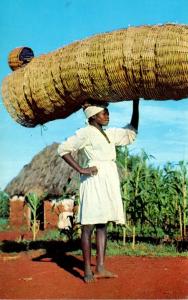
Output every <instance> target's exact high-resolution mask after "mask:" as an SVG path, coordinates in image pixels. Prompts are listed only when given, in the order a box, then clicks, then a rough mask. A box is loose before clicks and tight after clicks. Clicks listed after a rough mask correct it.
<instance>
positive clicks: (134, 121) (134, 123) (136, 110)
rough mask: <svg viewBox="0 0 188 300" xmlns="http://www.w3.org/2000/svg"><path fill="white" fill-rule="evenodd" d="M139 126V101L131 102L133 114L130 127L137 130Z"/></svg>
mask: <svg viewBox="0 0 188 300" xmlns="http://www.w3.org/2000/svg"><path fill="white" fill-rule="evenodd" d="M138 124H139V99H135V100H133V112H132V118H131V122H130V125H131V126H133V127H134V128H135V129H136V130H138Z"/></svg>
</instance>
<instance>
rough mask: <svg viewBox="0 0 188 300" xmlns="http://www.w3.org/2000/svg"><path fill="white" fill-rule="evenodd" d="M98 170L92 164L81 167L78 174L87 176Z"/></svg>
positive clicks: (95, 173) (94, 173)
mask: <svg viewBox="0 0 188 300" xmlns="http://www.w3.org/2000/svg"><path fill="white" fill-rule="evenodd" d="M97 173H98V170H97V167H95V166H93V167H89V168H82V169H81V170H80V174H82V175H89V176H94V175H97Z"/></svg>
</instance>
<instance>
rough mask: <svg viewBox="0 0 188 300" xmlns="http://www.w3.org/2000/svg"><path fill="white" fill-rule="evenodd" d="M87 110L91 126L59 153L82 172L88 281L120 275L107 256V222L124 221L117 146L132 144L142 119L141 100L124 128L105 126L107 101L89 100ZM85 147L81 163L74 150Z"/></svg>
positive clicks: (81, 218) (135, 103) (82, 220)
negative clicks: (110, 267) (107, 264)
mask: <svg viewBox="0 0 188 300" xmlns="http://www.w3.org/2000/svg"><path fill="white" fill-rule="evenodd" d="M84 113H85V115H86V118H87V119H88V126H86V127H85V128H81V129H79V130H78V131H77V132H76V134H75V135H74V136H72V137H69V138H68V139H67V140H66V141H65V142H63V143H62V144H60V146H59V148H58V153H59V155H60V156H61V157H62V158H63V159H64V160H65V161H66V162H67V163H68V164H69V165H70V166H71V167H72V168H74V169H75V170H76V171H78V172H79V173H80V175H81V183H80V205H79V212H78V222H79V223H81V225H82V234H81V245H82V251H83V259H84V266H85V267H84V281H85V282H87V283H88V282H92V281H95V279H96V278H109V277H117V275H116V274H113V273H111V272H109V271H108V270H106V269H105V267H104V258H105V250H106V239H107V223H108V222H110V221H112V222H116V223H117V224H124V222H125V220H124V212H123V204H122V199H121V192H120V182H119V176H118V171H117V166H116V162H115V160H116V150H115V147H116V146H120V145H128V144H130V143H132V142H133V141H134V139H135V137H136V132H137V129H138V120H139V100H134V101H133V113H132V118H131V122H130V124H129V125H128V126H126V127H124V128H109V129H106V130H104V129H103V126H106V125H108V123H109V112H108V109H107V105H101V104H94V103H93V104H92V103H90V104H88V103H87V104H86V105H85V107H84ZM76 150H81V151H82V152H83V155H84V157H85V164H84V167H82V166H80V165H79V164H78V163H77V162H76V161H75V160H74V159H73V157H72V155H71V153H72V152H73V151H76ZM95 227H96V249H97V250H96V251H97V256H96V271H95V273H94V274H93V272H92V270H91V235H92V232H93V230H94V228H95Z"/></svg>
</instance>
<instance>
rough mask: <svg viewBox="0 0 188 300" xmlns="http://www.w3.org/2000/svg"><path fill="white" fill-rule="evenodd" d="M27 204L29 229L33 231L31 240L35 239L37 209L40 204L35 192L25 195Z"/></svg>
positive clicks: (37, 222)
mask: <svg viewBox="0 0 188 300" xmlns="http://www.w3.org/2000/svg"><path fill="white" fill-rule="evenodd" d="M26 201H27V204H28V206H29V208H30V210H31V230H32V233H33V241H35V240H36V235H37V233H38V231H39V227H40V224H39V221H38V220H37V219H38V209H39V207H40V205H41V199H40V198H39V197H38V196H37V195H36V194H35V193H29V194H28V195H27V197H26Z"/></svg>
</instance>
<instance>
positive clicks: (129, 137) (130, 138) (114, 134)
mask: <svg viewBox="0 0 188 300" xmlns="http://www.w3.org/2000/svg"><path fill="white" fill-rule="evenodd" d="M106 133H107V135H108V136H109V138H110V140H111V141H112V142H113V143H114V144H115V145H116V146H125V145H128V144H132V143H133V142H134V140H135V138H136V135H137V131H136V130H135V129H134V127H132V126H131V125H130V124H128V125H127V126H125V127H123V128H109V129H107V130H106Z"/></svg>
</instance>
